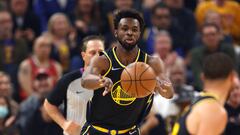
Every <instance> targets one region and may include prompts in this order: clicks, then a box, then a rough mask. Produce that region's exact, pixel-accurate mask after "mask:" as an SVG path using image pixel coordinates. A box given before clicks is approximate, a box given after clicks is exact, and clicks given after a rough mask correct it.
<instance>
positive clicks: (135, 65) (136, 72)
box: [134, 64, 138, 97]
mask: <svg viewBox="0 0 240 135" xmlns="http://www.w3.org/2000/svg"><path fill="white" fill-rule="evenodd" d="M136 74H137V64H135V74H134V76H135V79H134V82H135V91H136V97H138V90H137V89H138V88H137V81H135V80H136V79H137V77H136Z"/></svg>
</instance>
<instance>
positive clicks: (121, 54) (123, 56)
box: [116, 45, 139, 65]
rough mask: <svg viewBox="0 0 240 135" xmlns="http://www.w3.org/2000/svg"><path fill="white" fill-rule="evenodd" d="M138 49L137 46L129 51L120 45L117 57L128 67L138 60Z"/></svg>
mask: <svg viewBox="0 0 240 135" xmlns="http://www.w3.org/2000/svg"><path fill="white" fill-rule="evenodd" d="M138 49H139V48H138V47H137V46H136V47H135V48H134V49H132V50H131V51H127V50H126V49H124V48H123V47H122V46H121V45H118V46H117V48H116V55H117V57H118V59H119V60H120V61H121V63H123V64H124V65H128V64H130V63H132V62H134V61H135V60H136V57H137V55H138Z"/></svg>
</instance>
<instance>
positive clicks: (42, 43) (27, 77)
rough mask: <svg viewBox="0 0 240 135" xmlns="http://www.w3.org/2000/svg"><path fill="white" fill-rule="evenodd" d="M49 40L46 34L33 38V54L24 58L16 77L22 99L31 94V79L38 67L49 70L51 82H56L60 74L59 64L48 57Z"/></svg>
mask: <svg viewBox="0 0 240 135" xmlns="http://www.w3.org/2000/svg"><path fill="white" fill-rule="evenodd" d="M50 52H51V40H50V38H49V37H47V36H41V37H39V38H37V39H36V40H35V43H34V51H33V55H32V56H30V57H29V58H27V59H25V60H24V61H23V62H22V63H21V65H20V69H19V73H18V78H19V83H20V86H21V93H20V96H21V98H22V99H24V98H26V97H27V96H29V95H31V94H32V92H33V91H32V90H33V87H32V86H33V80H34V78H35V76H36V74H37V73H38V72H39V70H40V69H44V70H46V71H47V72H49V75H50V76H51V78H53V80H54V81H53V82H56V81H57V80H58V79H59V78H60V76H61V74H62V68H61V66H60V64H59V63H58V62H57V61H55V60H53V59H51V58H50Z"/></svg>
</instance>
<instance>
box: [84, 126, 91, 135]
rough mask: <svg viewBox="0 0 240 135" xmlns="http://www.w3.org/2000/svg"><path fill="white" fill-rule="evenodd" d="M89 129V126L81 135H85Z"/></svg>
mask: <svg viewBox="0 0 240 135" xmlns="http://www.w3.org/2000/svg"><path fill="white" fill-rule="evenodd" d="M90 127H91V126H90V125H89V126H88V127H87V129H86V130H85V131H84V133H83V135H85V134H86V133H87V132H88V130H89V128H90Z"/></svg>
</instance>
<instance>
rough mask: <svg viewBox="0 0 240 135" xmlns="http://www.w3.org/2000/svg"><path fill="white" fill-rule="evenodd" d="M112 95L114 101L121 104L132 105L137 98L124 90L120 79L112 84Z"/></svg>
mask: <svg viewBox="0 0 240 135" xmlns="http://www.w3.org/2000/svg"><path fill="white" fill-rule="evenodd" d="M111 96H112V99H113V101H114V102H115V103H117V104H118V105H121V106H127V105H130V104H132V103H133V102H134V101H135V99H136V98H135V97H132V96H129V95H128V94H127V93H126V92H124V91H123V89H122V87H121V84H120V81H118V82H116V83H115V84H114V85H113V86H112V90H111Z"/></svg>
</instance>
